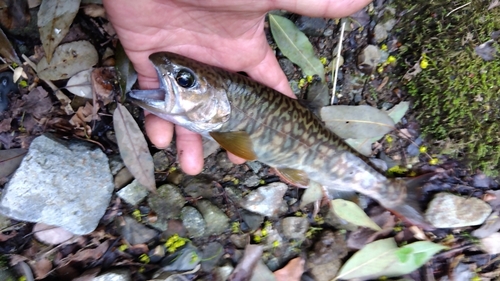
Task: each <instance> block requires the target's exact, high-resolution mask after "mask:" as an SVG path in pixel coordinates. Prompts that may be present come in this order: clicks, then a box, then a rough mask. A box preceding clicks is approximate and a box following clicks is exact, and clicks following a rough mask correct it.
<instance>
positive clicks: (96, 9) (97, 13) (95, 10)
mask: <svg viewBox="0 0 500 281" xmlns="http://www.w3.org/2000/svg"><path fill="white" fill-rule="evenodd" d="M82 8H83V13H85V14H86V15H87V16H89V17H92V18H97V17H101V18H106V10H104V7H103V6H102V5H98V4H87V5H85V6H83V7H82Z"/></svg>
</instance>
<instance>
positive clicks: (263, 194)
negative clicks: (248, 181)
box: [241, 182, 288, 217]
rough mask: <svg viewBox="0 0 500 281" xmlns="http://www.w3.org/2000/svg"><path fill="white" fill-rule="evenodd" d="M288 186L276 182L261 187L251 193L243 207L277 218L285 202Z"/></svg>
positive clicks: (244, 201) (244, 199)
mask: <svg viewBox="0 0 500 281" xmlns="http://www.w3.org/2000/svg"><path fill="white" fill-rule="evenodd" d="M287 189H288V186H287V185H286V184H284V183H282V182H274V183H271V184H268V185H265V186H261V187H259V188H257V190H254V191H252V192H250V194H248V195H247V196H245V198H243V202H241V205H242V207H243V208H244V209H247V210H249V211H251V212H254V213H257V214H261V215H263V216H268V217H277V216H278V214H279V211H280V208H281V207H282V206H281V205H282V203H283V202H284V200H283V196H284V195H285V192H286V191H287Z"/></svg>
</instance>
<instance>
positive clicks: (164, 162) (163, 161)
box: [153, 150, 170, 172]
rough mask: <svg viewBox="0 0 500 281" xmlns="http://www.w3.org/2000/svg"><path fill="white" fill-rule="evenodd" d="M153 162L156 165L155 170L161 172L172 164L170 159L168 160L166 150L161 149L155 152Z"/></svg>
mask: <svg viewBox="0 0 500 281" xmlns="http://www.w3.org/2000/svg"><path fill="white" fill-rule="evenodd" d="M153 164H154V167H155V171H157V172H161V171H165V170H166V169H168V167H169V166H170V161H169V160H168V157H167V154H166V153H165V151H164V150H160V151H158V152H156V153H155V154H153Z"/></svg>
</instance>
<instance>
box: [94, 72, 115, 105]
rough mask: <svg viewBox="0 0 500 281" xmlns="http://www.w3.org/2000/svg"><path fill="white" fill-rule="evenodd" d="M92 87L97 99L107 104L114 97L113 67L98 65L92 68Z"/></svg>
mask: <svg viewBox="0 0 500 281" xmlns="http://www.w3.org/2000/svg"><path fill="white" fill-rule="evenodd" d="M91 79H92V88H93V89H94V92H95V95H96V98H97V100H100V101H102V103H103V105H107V104H109V103H110V102H112V101H113V100H114V98H115V95H114V94H115V91H114V90H115V88H114V85H115V84H116V83H115V81H116V79H117V74H116V72H115V68H114V67H99V68H95V69H94V70H92V74H91Z"/></svg>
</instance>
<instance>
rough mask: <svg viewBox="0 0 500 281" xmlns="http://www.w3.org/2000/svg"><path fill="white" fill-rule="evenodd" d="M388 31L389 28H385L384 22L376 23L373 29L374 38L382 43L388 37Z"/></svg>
mask: <svg viewBox="0 0 500 281" xmlns="http://www.w3.org/2000/svg"><path fill="white" fill-rule="evenodd" d="M387 36H388V33H387V30H386V29H385V25H384V24H380V23H379V24H377V25H375V28H374V29H373V39H374V40H375V42H377V43H381V42H382V41H384V40H385V39H387Z"/></svg>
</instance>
